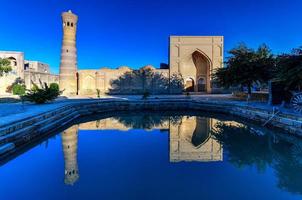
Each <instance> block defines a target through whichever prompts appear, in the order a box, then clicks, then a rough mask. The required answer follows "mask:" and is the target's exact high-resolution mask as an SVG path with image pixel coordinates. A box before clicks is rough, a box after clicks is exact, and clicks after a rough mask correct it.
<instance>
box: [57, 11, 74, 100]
mask: <svg viewBox="0 0 302 200" xmlns="http://www.w3.org/2000/svg"><path fill="white" fill-rule="evenodd" d="M62 20H63V42H62V50H61V63H60V90H64V91H63V95H66V96H72V95H76V94H77V75H76V73H77V48H76V31H77V22H78V16H77V15H75V14H73V13H72V12H71V11H68V12H63V13H62Z"/></svg>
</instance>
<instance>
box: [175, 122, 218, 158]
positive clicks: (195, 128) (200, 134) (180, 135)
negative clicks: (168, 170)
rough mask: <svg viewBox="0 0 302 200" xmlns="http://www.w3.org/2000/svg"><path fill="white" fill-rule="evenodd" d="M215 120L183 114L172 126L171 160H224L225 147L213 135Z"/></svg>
mask: <svg viewBox="0 0 302 200" xmlns="http://www.w3.org/2000/svg"><path fill="white" fill-rule="evenodd" d="M213 123H214V120H213V119H210V118H205V117H199V116H183V117H182V118H181V119H180V121H179V123H177V124H172V125H171V126H170V161H171V162H179V161H203V162H206V161H222V159H223V155H222V153H223V149H222V146H221V145H220V143H219V142H217V141H216V140H215V139H213V138H212V137H211V129H212V126H213Z"/></svg>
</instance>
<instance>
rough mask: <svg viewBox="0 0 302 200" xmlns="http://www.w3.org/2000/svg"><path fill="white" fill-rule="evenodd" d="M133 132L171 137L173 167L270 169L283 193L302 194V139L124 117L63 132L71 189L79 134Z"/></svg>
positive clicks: (210, 122)
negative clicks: (182, 163)
mask: <svg viewBox="0 0 302 200" xmlns="http://www.w3.org/2000/svg"><path fill="white" fill-rule="evenodd" d="M129 129H145V130H152V129H160V130H163V131H167V132H169V144H170V145H169V150H170V151H169V157H170V162H180V161H198V162H212V161H219V162H222V161H224V162H225V161H226V162H229V163H231V164H232V165H233V166H235V167H237V168H246V167H255V168H256V169H257V170H258V172H265V171H266V170H267V169H268V168H270V169H273V171H274V173H275V176H276V178H277V186H278V187H279V188H281V189H283V190H287V191H289V192H292V193H299V194H302V140H300V139H297V138H295V137H291V136H287V135H285V134H275V133H273V132H272V131H269V130H267V129H265V130H262V129H261V128H259V127H253V126H248V125H243V124H241V123H237V122H235V121H226V120H217V119H214V118H207V117H202V116H191V115H187V116H183V115H176V116H171V115H159V114H135V115H120V116H119V117H113V118H106V119H102V120H95V121H90V122H86V123H80V124H79V125H74V126H72V127H70V128H68V129H67V130H65V131H64V132H63V133H62V142H63V151H64V158H65V183H66V184H68V185H72V184H74V183H75V182H76V181H77V180H78V179H79V169H78V162H77V150H78V131H79V130H120V131H127V130H129ZM100 133H101V132H100ZM223 154H224V155H223ZM224 157H225V159H226V160H224V159H223V158H224Z"/></svg>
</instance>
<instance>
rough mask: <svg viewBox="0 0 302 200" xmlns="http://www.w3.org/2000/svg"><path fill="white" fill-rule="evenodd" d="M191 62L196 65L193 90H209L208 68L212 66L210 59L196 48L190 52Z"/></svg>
mask: <svg viewBox="0 0 302 200" xmlns="http://www.w3.org/2000/svg"><path fill="white" fill-rule="evenodd" d="M192 59H193V63H194V65H195V67H196V79H195V80H196V86H195V88H194V91H195V92H210V91H211V88H210V70H211V68H212V61H211V59H210V58H209V57H208V56H207V55H206V54H205V53H204V52H203V51H201V50H199V49H196V50H195V51H194V52H193V53H192Z"/></svg>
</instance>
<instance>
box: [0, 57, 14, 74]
mask: <svg viewBox="0 0 302 200" xmlns="http://www.w3.org/2000/svg"><path fill="white" fill-rule="evenodd" d="M10 71H12V67H11V63H10V61H9V60H8V59H7V58H0V76H3V74H6V73H8V72H10Z"/></svg>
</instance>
